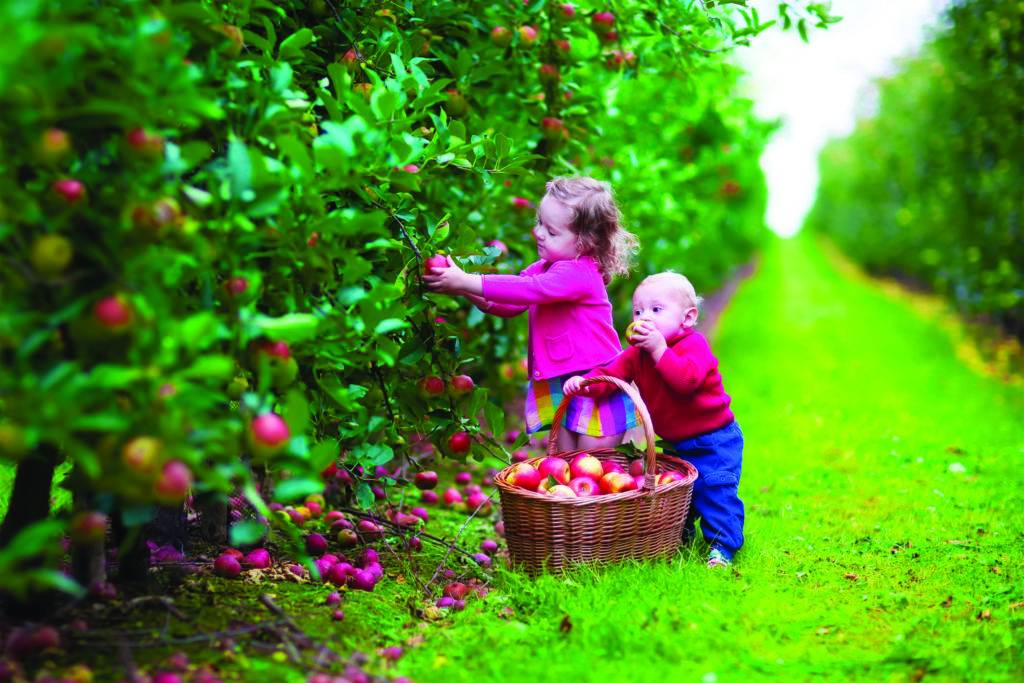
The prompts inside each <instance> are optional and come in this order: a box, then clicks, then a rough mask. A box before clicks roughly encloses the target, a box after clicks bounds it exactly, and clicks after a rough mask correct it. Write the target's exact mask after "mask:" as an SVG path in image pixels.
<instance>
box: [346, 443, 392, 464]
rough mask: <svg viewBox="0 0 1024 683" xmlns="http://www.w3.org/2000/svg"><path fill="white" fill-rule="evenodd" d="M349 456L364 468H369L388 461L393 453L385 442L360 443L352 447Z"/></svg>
mask: <svg viewBox="0 0 1024 683" xmlns="http://www.w3.org/2000/svg"><path fill="white" fill-rule="evenodd" d="M351 457H353V458H355V460H356V462H357V463H358V464H360V465H362V466H363V467H364V468H370V467H376V466H377V465H383V464H384V463H386V462H390V461H391V459H392V458H394V457H395V453H394V451H392V450H391V446H389V445H387V444H386V443H361V444H359V445H357V446H356V447H355V448H353V449H352V453H351Z"/></svg>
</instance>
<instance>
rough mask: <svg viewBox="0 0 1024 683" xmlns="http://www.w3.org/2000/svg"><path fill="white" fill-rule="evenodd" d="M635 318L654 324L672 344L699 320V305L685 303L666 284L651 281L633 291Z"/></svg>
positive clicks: (635, 319)
mask: <svg viewBox="0 0 1024 683" xmlns="http://www.w3.org/2000/svg"><path fill="white" fill-rule="evenodd" d="M633 320H634V321H641V320H642V321H644V322H646V323H648V324H650V325H653V326H654V327H655V328H656V329H657V330H658V332H661V334H662V336H663V337H665V340H666V341H668V342H669V343H670V344H671V343H672V342H673V341H674V340H675V339H676V338H677V337H678V336H679V335H680V334H682V333H683V331H684V330H685V329H686V328H688V327H693V325H694V324H695V323H696V322H697V307H696V306H687V305H684V303H683V302H682V301H681V300H680V297H679V294H678V293H677V292H674V291H672V290H671V289H670V288H669V287H666V286H665V285H664V284H662V283H649V284H646V285H643V286H642V287H638V288H637V290H636V291H635V292H634V293H633Z"/></svg>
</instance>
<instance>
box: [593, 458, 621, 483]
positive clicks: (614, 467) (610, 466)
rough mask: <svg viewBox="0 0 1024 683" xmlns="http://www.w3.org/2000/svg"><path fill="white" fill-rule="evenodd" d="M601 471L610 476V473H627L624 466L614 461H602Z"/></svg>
mask: <svg viewBox="0 0 1024 683" xmlns="http://www.w3.org/2000/svg"><path fill="white" fill-rule="evenodd" d="M601 469H602V470H604V474H608V473H609V472H625V471H626V470H625V469H624V468H623V467H622V465H620V464H619V463H617V462H615V461H614V460H602V461H601ZM602 476H604V475H602ZM598 481H600V480H598Z"/></svg>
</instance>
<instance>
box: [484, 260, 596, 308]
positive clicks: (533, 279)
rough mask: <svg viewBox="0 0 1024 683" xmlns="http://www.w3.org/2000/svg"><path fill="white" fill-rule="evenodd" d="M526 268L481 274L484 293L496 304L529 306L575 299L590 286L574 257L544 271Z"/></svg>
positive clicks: (588, 278) (591, 284) (585, 292)
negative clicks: (494, 273) (504, 272)
mask: <svg viewBox="0 0 1024 683" xmlns="http://www.w3.org/2000/svg"><path fill="white" fill-rule="evenodd" d="M531 271H534V269H533V267H532V266H531V267H530V268H527V269H526V270H525V271H523V274H521V275H482V276H481V278H482V283H483V294H484V298H485V299H487V300H488V301H494V302H495V303H498V304H513V305H517V306H529V305H531V304H547V303H554V302H556V301H576V300H579V299H582V298H584V297H585V296H587V295H588V294H590V293H591V291H592V290H593V282H592V277H591V276H590V273H589V272H587V271H586V270H585V269H584V267H582V266H581V265H580V264H577V263H576V262H573V261H556V262H555V263H553V264H552V265H551V267H550V268H549V269H548V270H547V271H546V272H537V271H539V268H538V269H537V271H534V272H531Z"/></svg>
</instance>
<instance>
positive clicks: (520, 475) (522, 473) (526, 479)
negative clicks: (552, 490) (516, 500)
mask: <svg viewBox="0 0 1024 683" xmlns="http://www.w3.org/2000/svg"><path fill="white" fill-rule="evenodd" d="M542 479H543V477H541V476H540V472H538V471H537V469H536V468H535V467H534V466H533V465H531V464H529V463H525V462H517V463H516V464H515V465H512V468H511V469H510V470H509V472H508V475H507V476H506V477H505V480H506V481H508V483H509V484H511V485H512V486H518V487H520V488H524V489H526V490H528V491H536V490H537V485H538V484H540V482H541V480H542Z"/></svg>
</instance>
